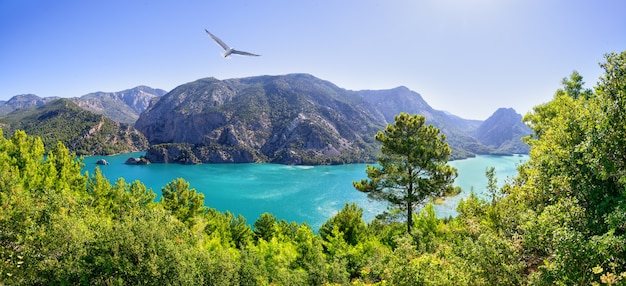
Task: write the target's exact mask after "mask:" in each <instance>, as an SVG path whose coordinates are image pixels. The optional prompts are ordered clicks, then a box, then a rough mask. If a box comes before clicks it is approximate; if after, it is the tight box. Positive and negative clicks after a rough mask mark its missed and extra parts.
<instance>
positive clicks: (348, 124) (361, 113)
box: [135, 74, 527, 164]
mask: <svg viewBox="0 0 626 286" xmlns="http://www.w3.org/2000/svg"><path fill="white" fill-rule="evenodd" d="M400 112H406V113H411V114H420V115H424V116H425V117H426V118H427V120H428V122H429V123H432V124H433V125H435V126H437V127H438V128H440V129H441V130H442V131H443V132H444V134H446V136H447V138H448V142H449V143H450V145H451V147H452V148H453V158H456V159H459V158H465V157H468V156H473V155H474V154H493V153H504V151H506V152H507V153H523V150H522V149H523V147H524V146H522V145H523V143H522V142H521V140H519V136H521V135H520V134H523V133H524V132H522V131H524V130H522V129H520V128H521V127H520V126H523V124H521V115H519V119H518V120H517V122H513V121H510V120H507V121H502V120H503V118H504V117H497V118H494V119H493V121H494V122H500V124H498V128H495V129H494V128H487V127H484V128H482V129H480V127H481V126H487V125H484V124H485V123H484V122H481V121H477V120H466V119H462V118H460V117H458V116H454V115H451V114H449V113H446V112H444V111H439V110H435V109H433V108H432V107H430V106H429V105H428V104H427V103H426V102H425V101H424V100H423V98H422V97H421V96H420V95H419V94H418V93H416V92H413V91H411V90H409V89H408V88H406V87H398V88H395V89H390V90H378V91H372V90H365V91H350V90H345V89H342V88H339V87H337V86H336V85H334V84H332V83H330V82H328V81H324V80H321V79H318V78H315V77H313V76H311V75H307V74H290V75H284V76H258V77H250V78H241V79H228V80H217V79H215V78H205V79H200V80H197V81H194V82H190V83H187V84H183V85H181V86H179V87H177V88H175V89H174V90H172V91H171V92H169V93H168V94H166V95H164V96H163V97H162V98H160V99H159V100H158V101H157V102H155V103H154V104H153V105H151V106H150V107H149V108H148V109H147V110H146V111H145V112H144V113H142V114H141V116H140V117H139V119H138V120H137V122H136V124H135V127H136V128H137V129H138V130H139V131H141V132H142V133H144V134H145V135H146V137H147V138H148V140H149V141H150V143H151V144H153V146H152V147H151V148H150V150H149V151H148V153H147V155H146V156H147V157H148V158H149V159H151V160H152V161H155V162H183V163H199V162H275V163H287V164H333V163H351V162H369V161H373V160H374V159H375V157H376V152H377V150H378V145H377V142H375V140H374V139H373V137H374V134H375V133H376V132H377V131H378V130H381V129H382V128H384V126H385V125H386V124H388V123H392V122H393V117H394V116H395V115H396V114H398V113H400ZM513 113H515V112H514V111H513ZM507 114H509V113H507ZM507 128H510V129H516V130H517V129H519V130H517V131H511V132H509V131H508V130H507ZM494 132H495V133H498V132H504V133H507V135H506V136H505V137H506V138H509V140H510V141H507V140H504V141H502V142H497V143H499V144H496V142H492V141H489V140H488V139H487V138H491V137H494V136H495V135H489V134H492V133H494ZM516 136H518V137H516ZM483 139H484V140H483ZM481 140H483V141H481ZM507 142H508V143H507ZM517 142H519V144H518V143H517ZM520 144H521V145H520ZM526 150H527V149H526Z"/></svg>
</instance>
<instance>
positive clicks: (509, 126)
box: [473, 108, 532, 154]
mask: <svg viewBox="0 0 626 286" xmlns="http://www.w3.org/2000/svg"><path fill="white" fill-rule="evenodd" d="M531 133H532V130H531V129H530V128H529V127H528V126H526V125H525V124H523V123H522V115H520V114H518V113H517V112H515V110H514V109H513V108H500V109H498V110H496V112H495V113H494V114H493V115H491V116H490V117H489V118H487V120H485V121H484V122H483V123H481V124H480V126H479V127H478V128H477V129H476V130H475V131H474V132H473V134H474V135H475V136H476V138H477V139H478V141H480V143H482V144H484V145H485V146H488V147H491V148H493V149H494V150H495V151H494V153H501V154H511V153H528V151H529V150H530V148H529V147H528V145H526V144H525V143H523V142H522V141H521V140H520V139H519V138H521V137H523V136H526V135H529V134H531Z"/></svg>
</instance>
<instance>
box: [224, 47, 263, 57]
mask: <svg viewBox="0 0 626 286" xmlns="http://www.w3.org/2000/svg"><path fill="white" fill-rule="evenodd" d="M231 54H238V55H243V56H255V57H258V56H260V55H257V54H253V53H248V52H244V51H238V50H235V49H233V50H232V51H231Z"/></svg>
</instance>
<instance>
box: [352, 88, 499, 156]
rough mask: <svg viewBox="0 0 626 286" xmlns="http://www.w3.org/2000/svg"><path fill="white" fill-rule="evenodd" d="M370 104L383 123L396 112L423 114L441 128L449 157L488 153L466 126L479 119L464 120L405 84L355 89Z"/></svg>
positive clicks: (474, 124)
mask: <svg viewBox="0 0 626 286" xmlns="http://www.w3.org/2000/svg"><path fill="white" fill-rule="evenodd" d="M357 93H358V94H359V95H360V96H362V97H363V98H364V99H365V100H367V101H368V102H369V103H371V104H372V105H373V107H374V108H375V109H376V110H378V111H379V112H381V113H382V115H383V116H384V118H385V124H387V123H393V122H394V119H393V118H394V116H396V115H397V114H399V113H400V112H405V113H410V114H419V115H422V116H424V117H426V122H427V123H428V124H432V125H434V126H435V127H437V128H439V129H441V131H442V132H443V133H444V134H445V135H446V140H447V141H448V144H450V148H452V155H451V156H452V158H453V159H460V158H467V157H470V156H473V155H474V154H489V153H491V152H492V151H493V150H492V149H491V148H489V147H487V146H484V145H483V144H482V143H480V142H479V141H478V140H477V139H476V138H474V137H473V136H472V135H470V134H469V133H468V132H467V130H474V129H476V128H477V127H478V126H480V124H481V121H478V120H467V119H463V118H460V117H458V116H456V115H452V114H449V113H447V112H445V111H440V110H435V109H433V108H432V107H431V106H430V105H428V103H427V102H426V101H425V100H424V99H423V98H422V96H421V95H420V94H419V93H417V92H414V91H412V90H409V89H408V88H406V87H403V86H401V87H397V88H394V89H389V90H362V91H358V92H357Z"/></svg>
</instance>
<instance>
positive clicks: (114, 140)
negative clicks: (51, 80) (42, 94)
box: [0, 99, 148, 155]
mask: <svg viewBox="0 0 626 286" xmlns="http://www.w3.org/2000/svg"><path fill="white" fill-rule="evenodd" d="M0 128H2V129H3V131H4V133H5V134H11V133H13V132H14V131H15V130H17V129H21V130H24V131H25V132H26V133H27V134H29V135H34V136H39V137H41V139H42V140H43V142H44V145H45V147H46V148H51V147H52V146H54V144H56V143H57V142H59V141H61V142H63V144H65V146H67V147H68V148H69V149H70V150H71V151H73V152H76V153H77V154H78V155H110V154H116V153H123V152H132V151H140V150H145V149H147V147H148V141H147V140H146V138H145V137H144V136H143V135H142V134H141V133H139V132H138V131H137V130H135V129H134V128H133V127H132V126H131V125H130V124H125V123H119V122H115V121H112V120H111V119H109V118H107V117H105V116H103V115H99V114H95V113H93V112H90V111H87V110H84V109H82V108H80V107H79V106H77V105H76V104H75V103H73V102H72V101H71V100H69V99H57V100H53V101H51V102H49V103H47V104H45V105H42V106H39V107H29V108H22V109H18V110H16V111H13V112H11V113H9V114H7V115H6V116H3V117H1V118H0Z"/></svg>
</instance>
